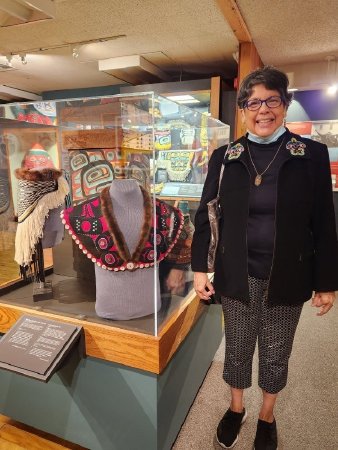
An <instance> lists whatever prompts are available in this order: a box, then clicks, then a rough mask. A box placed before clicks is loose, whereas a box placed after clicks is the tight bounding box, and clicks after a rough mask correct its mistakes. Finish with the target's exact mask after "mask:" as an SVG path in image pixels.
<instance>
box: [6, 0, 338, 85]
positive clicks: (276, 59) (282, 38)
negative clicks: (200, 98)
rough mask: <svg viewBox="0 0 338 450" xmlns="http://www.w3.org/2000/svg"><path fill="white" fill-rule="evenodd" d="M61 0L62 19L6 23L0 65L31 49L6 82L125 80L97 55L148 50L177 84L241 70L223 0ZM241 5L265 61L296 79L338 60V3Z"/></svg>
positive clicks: (243, 0)
mask: <svg viewBox="0 0 338 450" xmlns="http://www.w3.org/2000/svg"><path fill="white" fill-rule="evenodd" d="M16 1H18V0H16ZM224 1H226V2H230V1H234V0H224ZM55 3H56V17H55V19H50V20H46V21H42V22H33V23H28V24H24V25H17V26H12V27H0V54H1V55H2V56H0V63H3V64H4V63H6V58H5V55H7V54H15V55H18V54H20V53H27V62H28V63H27V64H26V65H23V64H22V63H21V61H20V58H19V56H15V57H13V59H12V65H13V67H14V68H15V69H16V70H10V71H1V69H0V85H6V86H10V87H13V88H16V89H22V90H26V91H29V92H33V93H37V94H39V93H41V92H43V91H48V90H59V89H72V88H84V87H91V86H107V85H113V84H120V83H121V80H120V79H118V78H116V77H114V76H112V75H109V74H107V73H105V72H100V71H99V69H98V60H102V59H107V58H114V57H121V56H130V55H142V56H143V57H144V58H145V59H146V60H147V61H149V62H150V63H153V64H154V65H156V66H158V67H159V68H160V69H161V71H162V72H165V73H166V74H167V75H168V76H169V78H171V79H172V80H173V81H176V80H179V79H189V78H190V79H193V78H196V77H201V76H204V77H208V76H210V75H216V74H219V75H221V76H223V77H225V78H232V77H234V76H235V75H236V71H237V65H236V63H235V60H234V58H233V53H234V52H236V51H237V49H238V41H237V39H236V37H235V34H234V33H233V31H232V30H231V28H230V26H229V25H228V23H227V21H226V20H225V18H224V16H223V14H222V13H221V10H220V8H219V6H218V3H217V1H216V0H198V1H191V0H170V1H168V0H166V1H164V0H142V1H140V0H95V1H92V0H55ZM236 3H237V5H238V7H239V9H240V11H241V14H242V16H243V18H244V20H245V22H246V24H247V27H248V29H249V32H250V34H251V36H252V38H253V41H254V43H255V45H256V47H257V49H258V52H259V54H260V56H261V58H262V60H263V62H264V63H265V64H274V65H276V66H283V67H284V66H285V67H286V68H287V70H288V72H289V73H290V74H291V75H292V77H293V78H294V81H296V80H297V76H298V75H297V73H298V71H299V70H301V71H302V72H303V75H302V76H303V78H304V77H305V78H304V80H303V79H302V81H301V82H302V83H303V87H304V86H306V85H307V83H308V80H307V79H306V73H307V72H308V73H310V71H311V69H310V70H309V71H307V70H304V68H306V67H311V65H310V66H309V65H308V64H309V63H313V62H317V66H318V67H319V69H318V74H319V75H318V76H321V74H322V75H323V80H324V78H325V76H326V72H327V62H326V61H325V57H326V56H328V55H334V56H335V57H336V58H337V59H338V32H337V29H338V26H337V23H338V1H337V0H322V1H321V2H318V0H306V1H305V0H304V1H295V0H273V1H271V0H237V2H236ZM118 36H119V37H118ZM108 37H117V38H116V39H114V40H109V41H106V42H96V43H91V44H86V45H82V46H80V47H79V58H78V59H74V58H73V57H72V49H73V47H74V45H75V44H76V43H78V42H87V41H93V40H94V41H96V40H97V41H99V40H101V39H104V38H108ZM334 63H335V61H334ZM286 65H287V66H286ZM331 69H332V66H331ZM331 71H332V70H331ZM304 72H305V75H304ZM324 75H325V76H324ZM318 76H317V78H316V81H317V85H318ZM145 81H146V80H145ZM324 81H325V80H324ZM324 81H323V82H324ZM307 87H309V86H307Z"/></svg>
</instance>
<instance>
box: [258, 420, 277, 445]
mask: <svg viewBox="0 0 338 450" xmlns="http://www.w3.org/2000/svg"><path fill="white" fill-rule="evenodd" d="M254 450H277V426H276V420H275V419H273V422H272V423H269V422H265V421H264V420H260V419H258V422H257V431H256V437H255V442H254Z"/></svg>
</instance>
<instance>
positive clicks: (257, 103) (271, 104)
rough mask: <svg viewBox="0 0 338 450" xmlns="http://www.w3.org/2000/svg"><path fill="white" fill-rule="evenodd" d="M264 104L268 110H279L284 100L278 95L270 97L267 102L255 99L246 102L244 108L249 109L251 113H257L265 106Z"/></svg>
mask: <svg viewBox="0 0 338 450" xmlns="http://www.w3.org/2000/svg"><path fill="white" fill-rule="evenodd" d="M263 103H265V104H266V106H267V107H268V108H278V106H280V105H281V104H282V99H281V97H279V96H277V95H274V96H273V97H269V98H267V99H266V100H261V99H259V98H254V99H252V100H248V101H247V102H245V103H244V108H247V109H248V110H249V111H257V110H258V109H259V108H260V107H261V106H262V105H263Z"/></svg>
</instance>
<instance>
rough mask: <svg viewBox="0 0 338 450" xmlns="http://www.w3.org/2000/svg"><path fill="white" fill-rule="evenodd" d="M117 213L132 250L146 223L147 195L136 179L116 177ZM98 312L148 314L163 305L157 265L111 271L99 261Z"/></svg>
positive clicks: (126, 316) (125, 316)
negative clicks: (145, 200) (156, 271)
mask: <svg viewBox="0 0 338 450" xmlns="http://www.w3.org/2000/svg"><path fill="white" fill-rule="evenodd" d="M109 193H110V197H111V200H112V204H113V208H114V216H115V220H116V221H117V224H118V226H119V228H120V230H121V232H122V234H123V236H124V239H125V241H126V244H127V246H128V248H129V251H130V253H131V254H132V253H133V251H134V250H135V248H136V247H137V244H138V242H139V239H140V233H141V229H142V226H143V223H144V207H143V195H142V192H141V190H140V188H139V185H138V183H137V182H136V181H135V180H114V181H113V182H112V184H111V186H110V189H109ZM95 277H96V304H95V310H96V313H97V315H98V316H100V317H104V318H107V319H115V320H128V319H133V318H137V317H142V316H147V315H149V314H153V313H154V312H155V301H156V310H157V311H158V310H159V309H160V307H161V299H160V287H159V280H158V277H156V280H155V269H154V268H153V267H152V268H147V269H137V270H135V271H134V272H129V271H127V270H126V271H124V272H121V271H120V272H111V271H108V270H104V269H102V268H100V267H98V266H97V265H96V264H95ZM155 286H156V293H155Z"/></svg>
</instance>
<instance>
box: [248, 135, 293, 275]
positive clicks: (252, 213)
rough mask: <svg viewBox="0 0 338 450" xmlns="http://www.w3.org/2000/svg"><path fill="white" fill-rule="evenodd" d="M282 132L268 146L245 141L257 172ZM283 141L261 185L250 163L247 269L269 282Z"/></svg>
mask: <svg viewBox="0 0 338 450" xmlns="http://www.w3.org/2000/svg"><path fill="white" fill-rule="evenodd" d="M284 138H285V133H284V134H283V135H282V136H280V137H279V139H278V140H277V141H276V142H272V143H271V144H257V143H255V142H252V141H247V142H248V145H249V148H250V154H251V157H252V159H253V162H254V163H255V166H256V169H257V171H258V173H259V174H261V173H262V172H263V171H264V170H265V168H266V167H267V166H268V164H269V163H270V161H271V160H272V159H273V157H274V155H275V154H276V152H277V150H278V148H279V146H280V144H281V142H282V141H283V139H284ZM285 144H286V142H285V139H284V142H283V145H282V147H281V148H280V150H279V152H278V155H277V156H276V159H275V160H274V161H273V163H272V164H271V166H270V167H269V169H268V170H267V171H266V172H265V173H264V174H263V175H262V183H261V184H260V186H255V184H254V180H255V177H256V172H255V170H254V168H253V166H252V164H250V166H249V170H250V174H251V186H250V198H249V218H248V229H247V238H248V270H249V275H251V276H252V277H255V278H260V279H268V278H269V277H270V271H271V264H272V258H273V249H274V239H275V207H276V195H277V177H278V171H279V168H280V166H281V163H282V161H283V153H285V151H286V148H285Z"/></svg>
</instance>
